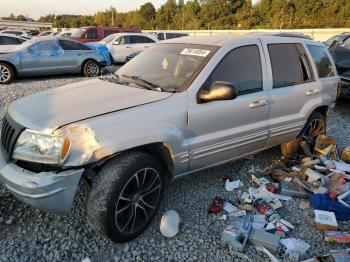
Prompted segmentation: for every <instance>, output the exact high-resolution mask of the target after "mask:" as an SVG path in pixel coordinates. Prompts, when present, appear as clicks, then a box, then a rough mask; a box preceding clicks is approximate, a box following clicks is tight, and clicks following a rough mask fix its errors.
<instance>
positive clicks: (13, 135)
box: [0, 114, 24, 162]
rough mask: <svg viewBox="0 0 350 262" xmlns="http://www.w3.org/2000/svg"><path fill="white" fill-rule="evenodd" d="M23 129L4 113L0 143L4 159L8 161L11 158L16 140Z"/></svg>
mask: <svg viewBox="0 0 350 262" xmlns="http://www.w3.org/2000/svg"><path fill="white" fill-rule="evenodd" d="M23 129H24V128H23V127H22V126H21V125H19V124H17V123H16V122H15V121H13V120H12V119H11V118H10V116H9V115H8V114H6V116H5V117H4V119H3V121H2V128H1V140H0V144H1V149H2V152H3V155H4V157H5V160H6V161H8V162H9V161H10V160H11V157H12V152H13V149H14V147H15V145H16V141H17V139H18V136H19V135H20V133H21V132H22V130H23Z"/></svg>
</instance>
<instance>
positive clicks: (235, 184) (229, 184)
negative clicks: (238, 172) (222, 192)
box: [225, 179, 243, 191]
mask: <svg viewBox="0 0 350 262" xmlns="http://www.w3.org/2000/svg"><path fill="white" fill-rule="evenodd" d="M242 186H243V183H242V182H241V181H240V180H235V181H230V180H229V179H227V180H226V182H225V189H226V191H233V190H234V189H237V188H239V187H242Z"/></svg>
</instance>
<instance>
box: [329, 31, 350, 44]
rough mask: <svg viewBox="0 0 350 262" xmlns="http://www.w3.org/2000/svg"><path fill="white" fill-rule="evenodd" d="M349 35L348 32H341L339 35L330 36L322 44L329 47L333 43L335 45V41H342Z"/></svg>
mask: <svg viewBox="0 0 350 262" xmlns="http://www.w3.org/2000/svg"><path fill="white" fill-rule="evenodd" d="M349 37H350V33H342V34H340V35H335V36H332V37H331V38H329V39H328V40H327V41H326V42H324V44H325V45H326V46H327V47H331V46H333V45H335V44H337V43H339V44H341V43H343V42H344V41H345V40H346V39H348V38H349Z"/></svg>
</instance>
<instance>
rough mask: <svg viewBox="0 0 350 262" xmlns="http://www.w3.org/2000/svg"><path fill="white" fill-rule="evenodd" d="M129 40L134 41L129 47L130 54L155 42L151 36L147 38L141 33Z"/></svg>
mask: <svg viewBox="0 0 350 262" xmlns="http://www.w3.org/2000/svg"><path fill="white" fill-rule="evenodd" d="M131 41H135V44H134V46H133V47H132V48H131V50H132V52H130V54H131V53H135V52H138V51H143V50H145V49H146V48H148V47H150V46H151V45H152V44H154V43H155V41H154V40H152V39H151V38H149V37H147V36H143V35H136V36H134V37H133V38H132V39H131ZM130 54H129V55H130Z"/></svg>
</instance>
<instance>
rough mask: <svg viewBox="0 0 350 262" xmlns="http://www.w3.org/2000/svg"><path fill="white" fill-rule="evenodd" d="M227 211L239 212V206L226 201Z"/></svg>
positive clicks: (225, 207) (225, 208)
mask: <svg viewBox="0 0 350 262" xmlns="http://www.w3.org/2000/svg"><path fill="white" fill-rule="evenodd" d="M223 209H224V210H225V211H226V212H227V213H233V212H237V211H238V208H237V207H235V206H234V205H232V204H231V203H230V202H227V201H226V202H225V203H224V208H223Z"/></svg>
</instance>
